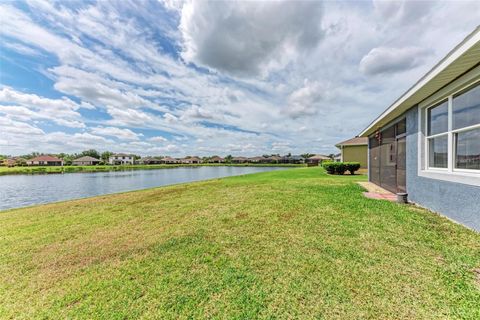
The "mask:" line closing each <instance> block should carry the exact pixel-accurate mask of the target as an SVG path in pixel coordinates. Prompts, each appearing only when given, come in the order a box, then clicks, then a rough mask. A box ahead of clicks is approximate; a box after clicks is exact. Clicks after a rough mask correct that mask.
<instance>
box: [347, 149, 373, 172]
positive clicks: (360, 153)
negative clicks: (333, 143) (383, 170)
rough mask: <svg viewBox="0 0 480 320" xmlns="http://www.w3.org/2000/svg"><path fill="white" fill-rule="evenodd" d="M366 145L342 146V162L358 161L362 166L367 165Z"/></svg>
mask: <svg viewBox="0 0 480 320" xmlns="http://www.w3.org/2000/svg"><path fill="white" fill-rule="evenodd" d="M367 157H368V147H367V146H366V145H365V146H343V148H342V159H343V162H360V165H361V166H362V168H366V167H367V166H368V160H367Z"/></svg>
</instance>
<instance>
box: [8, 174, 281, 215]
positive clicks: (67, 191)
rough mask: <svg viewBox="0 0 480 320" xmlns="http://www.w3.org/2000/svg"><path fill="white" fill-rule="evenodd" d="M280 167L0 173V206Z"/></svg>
mask: <svg viewBox="0 0 480 320" xmlns="http://www.w3.org/2000/svg"><path fill="white" fill-rule="evenodd" d="M281 169H285V168H281V167H227V166H226V167H182V168H172V169H158V170H132V171H111V172H95V173H66V174H48V175H9V176H0V210H3V209H9V208H17V207H24V206H29V205H34V204H41V203H48V202H55V201H62V200H70V199H78V198H85V197H92V196H96V195H102V194H108V193H117V192H125V191H132V190H140V189H146V188H152V187H158V186H166V185H171V184H177V183H184V182H191V181H200V180H206V179H213V178H221V177H228V176H235V175H241V174H248V173H255V172H264V171H272V170H281Z"/></svg>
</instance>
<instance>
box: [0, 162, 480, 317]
mask: <svg viewBox="0 0 480 320" xmlns="http://www.w3.org/2000/svg"><path fill="white" fill-rule="evenodd" d="M364 179H365V177H364V176H327V175H326V174H324V173H323V171H322V169H321V168H318V167H316V168H296V169H292V170H284V171H274V172H267V173H260V174H253V175H246V176H239V177H230V178H226V179H218V180H211V181H206V182H199V183H191V184H183V185H177V186H171V187H164V188H156V189H150V190H145V191H137V192H130V193H124V194H117V195H110V196H101V197H95V198H90V199H83V200H75V201H68V202H62V203H57V204H51V205H43V206H37V207H31V208H26V209H17V210H9V211H3V212H0V235H1V236H0V296H1V297H2V301H1V302H0V318H25V319H26V318H51V319H60V318H61V319H64V318H76V319H93V318H95V319H98V318H103V319H136V318H157V319H187V318H188V319H192V318H195V319H196V318H219V319H232V318H236V319H240V318H241V319H254V318H263V319H273V318H281V319H287V318H289V319H298V318H308V319H311V318H328V319H367V318H370V319H371V318H376V319H387V318H388V319H422V318H424V319H445V318H458V319H478V318H480V304H479V301H480V278H479V274H478V273H477V272H480V270H479V269H480V235H479V234H477V233H474V232H473V231H470V230H468V229H466V228H464V227H461V226H459V225H456V224H454V223H452V222H450V221H448V220H447V219H444V218H441V217H440V216H437V215H435V214H433V213H431V212H428V211H426V210H423V209H419V208H415V207H412V206H402V205H398V204H395V203H390V202H386V201H378V200H371V199H366V198H364V197H363V196H362V189H361V188H360V187H359V186H358V185H357V184H356V183H355V182H356V181H359V180H364ZM475 270H479V271H475Z"/></svg>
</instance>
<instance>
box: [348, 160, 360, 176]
mask: <svg viewBox="0 0 480 320" xmlns="http://www.w3.org/2000/svg"><path fill="white" fill-rule="evenodd" d="M345 169H346V171H348V172H350V174H355V171H358V169H360V162H345Z"/></svg>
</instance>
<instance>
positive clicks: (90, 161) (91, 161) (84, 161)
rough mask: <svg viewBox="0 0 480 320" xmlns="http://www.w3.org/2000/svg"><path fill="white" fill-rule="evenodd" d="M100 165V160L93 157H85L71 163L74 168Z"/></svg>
mask: <svg viewBox="0 0 480 320" xmlns="http://www.w3.org/2000/svg"><path fill="white" fill-rule="evenodd" d="M99 163H100V160H99V159H97V158H94V157H90V156H85V157H80V158H78V159H75V160H73V161H72V165H74V166H94V165H97V164H99Z"/></svg>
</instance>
